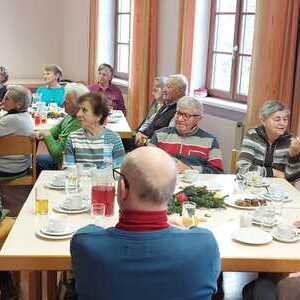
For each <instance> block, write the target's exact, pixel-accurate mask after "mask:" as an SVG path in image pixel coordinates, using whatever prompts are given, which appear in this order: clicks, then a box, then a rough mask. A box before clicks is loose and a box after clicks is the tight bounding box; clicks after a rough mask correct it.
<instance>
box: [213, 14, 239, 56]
mask: <svg viewBox="0 0 300 300" xmlns="http://www.w3.org/2000/svg"><path fill="white" fill-rule="evenodd" d="M234 22H235V15H217V16H216V27H215V28H216V31H215V43H214V51H222V52H223V51H224V52H230V53H231V52H232V48H233V39H234Z"/></svg>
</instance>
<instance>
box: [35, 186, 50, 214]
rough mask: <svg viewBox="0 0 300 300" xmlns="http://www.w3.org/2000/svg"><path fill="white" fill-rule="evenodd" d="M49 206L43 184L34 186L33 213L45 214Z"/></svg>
mask: <svg viewBox="0 0 300 300" xmlns="http://www.w3.org/2000/svg"><path fill="white" fill-rule="evenodd" d="M48 206H49V196H48V192H47V190H46V189H45V188H44V187H43V186H37V187H36V188H35V213H36V214H37V215H47V214H48Z"/></svg>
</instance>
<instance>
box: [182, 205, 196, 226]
mask: <svg viewBox="0 0 300 300" xmlns="http://www.w3.org/2000/svg"><path fill="white" fill-rule="evenodd" d="M195 215H196V203H194V202H191V201H186V202H184V203H183V204H182V225H183V226H184V227H187V228H188V227H191V226H194V225H196V220H195Z"/></svg>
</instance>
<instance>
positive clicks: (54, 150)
mask: <svg viewBox="0 0 300 300" xmlns="http://www.w3.org/2000/svg"><path fill="white" fill-rule="evenodd" d="M79 128H81V124H80V122H79V120H78V119H77V118H76V117H73V116H70V115H67V116H65V117H64V118H63V119H62V121H61V122H59V123H58V124H57V125H56V126H54V127H52V128H51V129H50V133H51V134H49V135H45V136H44V142H45V145H46V147H47V149H48V151H49V154H50V155H51V156H52V157H53V158H54V160H55V161H56V162H57V163H59V164H60V163H62V160H63V151H64V150H65V146H66V141H67V139H68V136H69V134H70V133H71V132H73V131H75V130H77V129H79Z"/></svg>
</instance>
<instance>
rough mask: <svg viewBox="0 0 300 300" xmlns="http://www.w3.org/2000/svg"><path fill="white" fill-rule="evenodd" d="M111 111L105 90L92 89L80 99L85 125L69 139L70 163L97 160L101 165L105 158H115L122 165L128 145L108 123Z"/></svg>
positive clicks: (67, 154)
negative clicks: (125, 144)
mask: <svg viewBox="0 0 300 300" xmlns="http://www.w3.org/2000/svg"><path fill="white" fill-rule="evenodd" d="M108 114H109V107H108V104H107V100H106V98H105V96H104V95H103V94H100V93H88V94H85V95H83V96H81V97H80V98H79V99H78V112H77V118H78V119H79V121H80V123H81V126H82V128H81V129H78V130H76V131H74V132H72V133H71V134H70V136H69V138H68V140H67V145H66V150H65V162H66V163H75V162H76V163H77V162H78V163H94V164H96V165H97V167H98V168H101V167H102V164H103V162H104V160H105V159H111V160H112V165H113V167H114V168H118V167H120V166H121V164H122V162H123V158H124V147H123V144H122V141H121V138H120V137H119V135H118V134H117V133H115V132H113V131H111V130H110V129H107V128H105V127H104V124H105V123H106V120H107V117H108Z"/></svg>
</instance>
